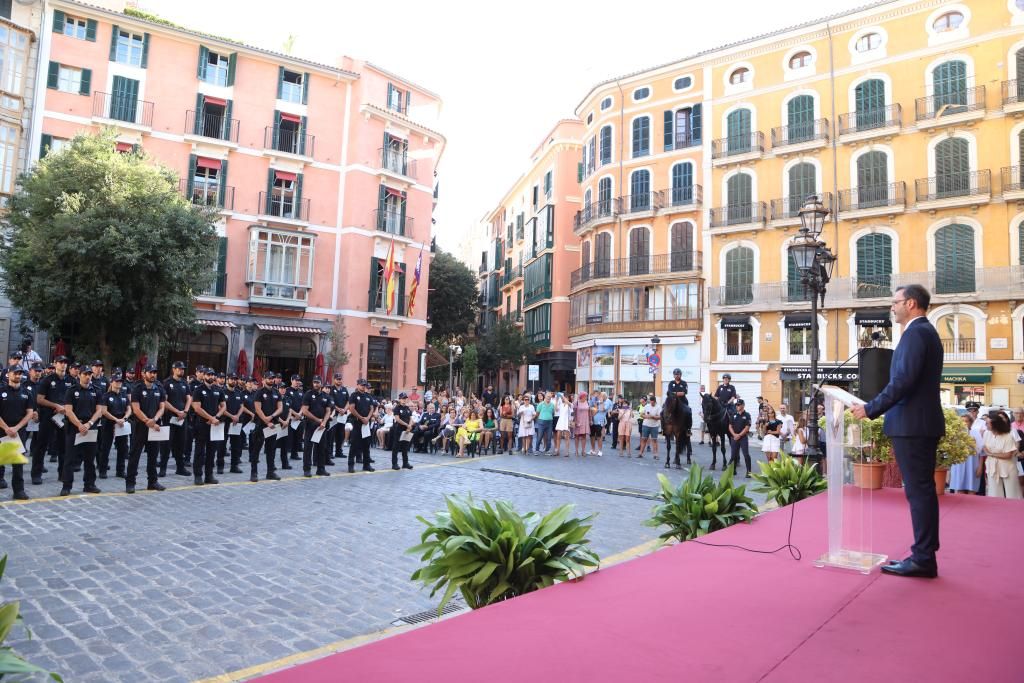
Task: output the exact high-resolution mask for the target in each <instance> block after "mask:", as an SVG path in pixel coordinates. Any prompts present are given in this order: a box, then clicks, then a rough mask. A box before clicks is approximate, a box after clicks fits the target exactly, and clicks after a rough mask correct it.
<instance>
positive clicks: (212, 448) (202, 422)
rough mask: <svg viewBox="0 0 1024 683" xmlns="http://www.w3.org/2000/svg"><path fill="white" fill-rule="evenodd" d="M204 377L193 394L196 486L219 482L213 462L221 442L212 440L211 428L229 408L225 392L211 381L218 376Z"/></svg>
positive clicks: (194, 473)
mask: <svg viewBox="0 0 1024 683" xmlns="http://www.w3.org/2000/svg"><path fill="white" fill-rule="evenodd" d="M203 378H204V380H205V381H204V382H203V384H202V385H200V386H199V387H198V388H197V389H196V391H195V393H194V394H192V412H194V413H195V414H196V450H195V454H194V455H193V457H192V472H193V477H194V479H193V481H194V482H195V485H196V486H202V485H203V484H204V483H205V484H217V483H219V482H218V481H217V480H216V479H214V478H213V462H214V457H215V455H216V452H217V450H218V446H219V444H218V443H217V442H212V441H211V440H210V428H211V427H214V426H217V425H219V424H220V417H221V415H223V414H224V412H225V411H226V410H227V403H226V402H225V400H224V394H223V393H222V392H221V390H220V387H218V386H217V385H216V384H214V383H213V382H212V381H211V380H214V379H216V377H215V376H214V375H213V373H208V374H205V375H204V376H203ZM221 441H223V439H222V440H221ZM221 462H222V463H223V460H221ZM204 475H205V478H204Z"/></svg>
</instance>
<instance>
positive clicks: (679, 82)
mask: <svg viewBox="0 0 1024 683" xmlns="http://www.w3.org/2000/svg"><path fill="white" fill-rule="evenodd" d="M691 85H693V79H692V78H690V77H689V76H680V77H679V78H677V79H676V80H675V81H673V83H672V89H673V90H676V91H679V90H686V89H687V88H689V87H690V86H691Z"/></svg>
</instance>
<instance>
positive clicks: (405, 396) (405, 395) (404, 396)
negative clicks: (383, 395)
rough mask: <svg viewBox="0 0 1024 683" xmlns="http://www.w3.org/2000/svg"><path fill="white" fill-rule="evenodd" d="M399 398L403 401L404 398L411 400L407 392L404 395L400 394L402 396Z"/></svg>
mask: <svg viewBox="0 0 1024 683" xmlns="http://www.w3.org/2000/svg"><path fill="white" fill-rule="evenodd" d="M398 398H399V399H403V398H409V394H407V393H405V392H404V391H403V392H402V393H400V394H399V395H398Z"/></svg>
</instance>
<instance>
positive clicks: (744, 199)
mask: <svg viewBox="0 0 1024 683" xmlns="http://www.w3.org/2000/svg"><path fill="white" fill-rule="evenodd" d="M752 187H753V178H752V177H751V176H750V174H749V173H737V174H736V175H734V176H732V177H730V178H729V180H727V181H726V183H725V192H726V202H727V205H726V211H727V213H726V222H727V223H728V224H729V225H734V224H737V223H749V222H750V218H751V214H752V210H753V207H752V206H751V204H752V203H753V199H752V198H751V196H752V191H753V190H752Z"/></svg>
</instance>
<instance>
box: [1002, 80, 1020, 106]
mask: <svg viewBox="0 0 1024 683" xmlns="http://www.w3.org/2000/svg"><path fill="white" fill-rule="evenodd" d="M1021 103H1024V78H1015V79H1013V80H1012V81H1003V106H1004V107H1005V106H1006V105H1008V104H1021Z"/></svg>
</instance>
